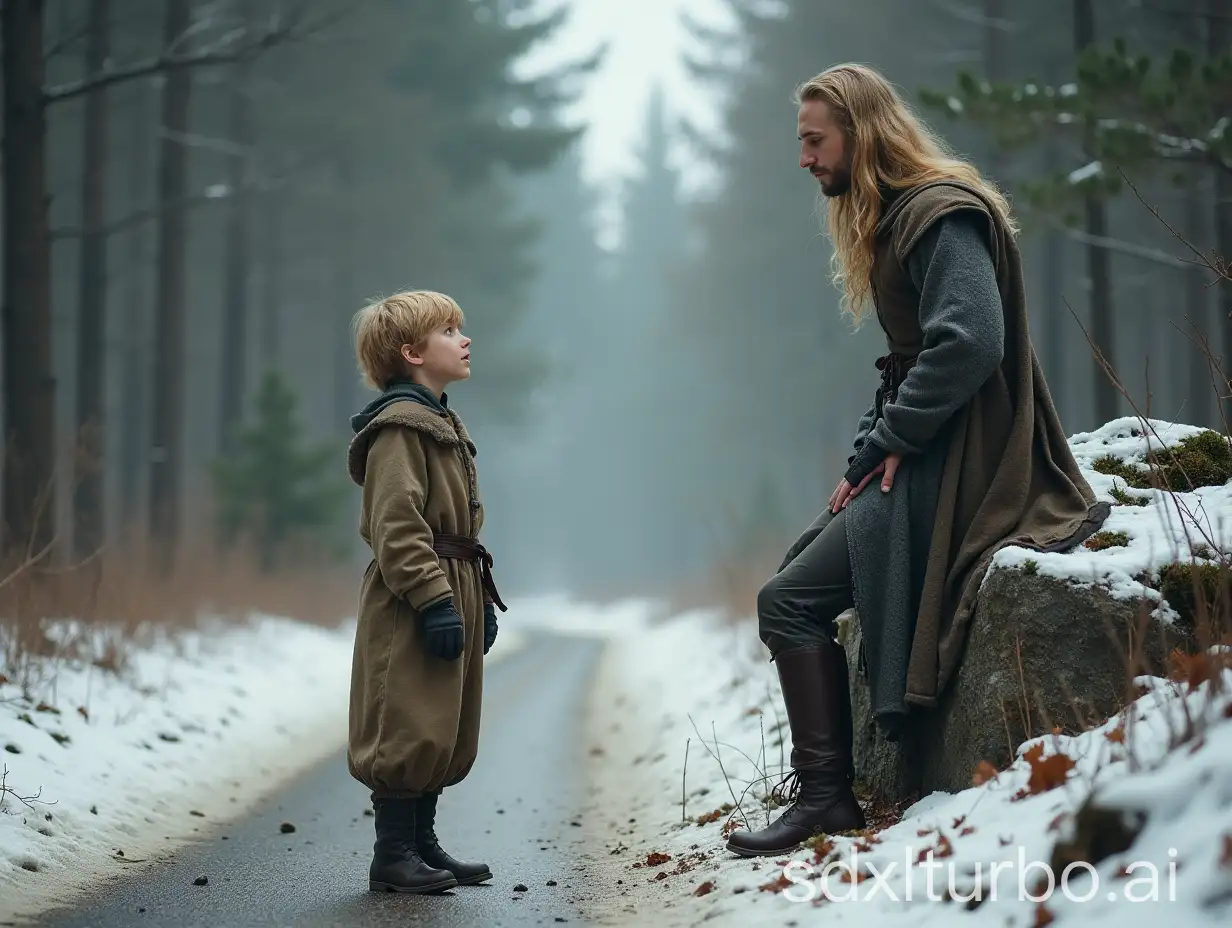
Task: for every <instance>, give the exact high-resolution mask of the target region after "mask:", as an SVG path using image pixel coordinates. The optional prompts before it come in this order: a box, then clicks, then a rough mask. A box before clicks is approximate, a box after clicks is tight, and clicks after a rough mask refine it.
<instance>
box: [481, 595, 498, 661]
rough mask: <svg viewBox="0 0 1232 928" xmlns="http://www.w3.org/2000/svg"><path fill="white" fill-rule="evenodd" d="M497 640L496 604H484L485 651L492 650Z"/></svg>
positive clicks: (485, 652)
mask: <svg viewBox="0 0 1232 928" xmlns="http://www.w3.org/2000/svg"><path fill="white" fill-rule="evenodd" d="M494 641H496V604H495V603H484V604H483V653H484V654H487V653H488V652H489V651H490V650H492V643H493V642H494Z"/></svg>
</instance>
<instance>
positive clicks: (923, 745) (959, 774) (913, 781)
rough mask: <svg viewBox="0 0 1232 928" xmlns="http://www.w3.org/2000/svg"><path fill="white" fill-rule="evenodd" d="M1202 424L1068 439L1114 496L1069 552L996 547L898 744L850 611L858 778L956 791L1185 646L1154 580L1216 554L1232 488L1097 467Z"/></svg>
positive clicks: (1121, 427) (1087, 471)
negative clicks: (924, 700) (958, 660)
mask: <svg viewBox="0 0 1232 928" xmlns="http://www.w3.org/2000/svg"><path fill="white" fill-rule="evenodd" d="M1202 432H1203V430H1202V429H1198V428H1195V427H1193V426H1188V425H1179V424H1174V423H1168V422H1161V421H1157V420H1148V421H1146V422H1144V421H1143V420H1141V419H1138V418H1134V417H1127V418H1123V419H1117V420H1114V421H1112V422H1109V423H1108V424H1107V425H1105V426H1104V427H1102V428H1100V429H1098V430H1096V431H1094V432H1087V433H1081V434H1078V435H1075V436H1074V437H1073V438H1071V439H1070V446H1071V448H1072V449H1073V452H1074V456H1075V458H1076V459H1077V461H1078V463H1079V466H1080V467H1081V468H1082V471H1083V474H1084V476H1085V477H1086V478H1087V480H1088V482H1089V483H1090V485H1091V488H1092V490H1093V491H1094V492H1095V494H1096V496H1097V498H1098V499H1100V500H1102V501H1106V502H1109V503H1112V504H1113V505H1112V512H1111V515H1110V516H1109V518H1108V519H1107V520H1106V522H1105V523H1104V525H1103V527H1102V529H1101V531H1100V533H1099V534H1098V535H1097V536H1095V537H1094V538H1092V539H1090V540H1088V541H1087V542H1086V543H1085V544H1084V545H1080V546H1078V547H1076V548H1074V549H1072V550H1071V551H1068V552H1063V553H1040V552H1037V551H1030V550H1028V549H1025V548H1016V547H1011V548H1006V549H1004V550H1003V551H1001V552H1000V553H998V554H997V556H996V557H995V559H994V562H993V566H992V569H990V570H989V572H988V574H987V576H986V577H985V579H984V583H983V586H982V587H981V590H980V598H979V601H978V603H977V606H976V610H975V613H974V615H973V617H972V621H971V626H970V628H969V630H968V637H967V642H966V651H965V654H964V657H963V661H962V664H961V665H960V668H959V671H958V673H957V675H956V676H955V679H954V681H953V683H952V684H951V686H950V687H949V688H948V689H947V691H946V692H945V693H944V694H943V696H942V699H941V701H940V704H939V705H938V707H937V708H936V709H935V710H933V711H929V712H924V713H920V714H919V715H918V716H917V717H916V718H915V720H914V721H913V723H912V724H911V726H910V727H909V729H908V731H907V733H906V736H905V737H904V740H903V741H901V742H900V743H898V744H889V743H887V742H886V741H885V739H884V737H883V736H882V735H881V733H880V732H879V731H877V730H876V728H875V725H874V723H873V721H872V719H871V717H870V715H869V712H868V697H867V686H866V684H865V682H864V680H863V678H862V677H860V675H859V674H858V673H856V664H857V652H858V646H859V628H858V619H857V620H856V621H855V622H854V623H850V624H849V628H848V629H847V630H846V631H845V634H846V638H847V642H846V643H847V645H848V659H849V662H850V665H851V669H852V681H853V687H852V688H853V710H854V712H853V715H854V717H855V727H856V768H857V775H858V776H859V777H860V778H861V779H862V780H864V781H865V782H866V783H867V785H868V786H869V787H870V788H871V789H872V790H873V791H874V792H876V793H878V794H879V795H882V796H885V797H886V798H890V799H903V798H906V797H910V796H912V795H920V794H926V793H929V792H932V791H934V790H945V791H956V790H961V789H964V788H966V786H967V785H969V783H970V780H971V776H972V773H973V771H974V770H975V769H976V767H977V766H978V765H979V763H980V762H981V761H988V762H991V763H992V764H993V766H995V767H997V768H1001V767H1003V766H1005V765H1006V764H1007V763H1008V762H1009V761H1010V760H1011V759H1012V757H1013V751H1014V748H1015V747H1016V745H1018V744H1019V742H1021V741H1022V740H1023V739H1025V738H1028V737H1030V736H1032V735H1034V734H1039V733H1041V732H1045V731H1049V730H1051V729H1053V728H1060V729H1061V730H1064V731H1070V732H1073V731H1081V730H1083V728H1084V727H1085V726H1086V725H1088V724H1089V723H1090V722H1091V721H1092V720H1095V721H1098V720H1100V719H1103V718H1106V717H1107V716H1108V715H1109V714H1111V713H1112V712H1114V711H1115V710H1116V709H1117V708H1118V707H1119V706H1121V705H1123V704H1124V702H1125V700H1126V697H1127V693H1126V690H1127V687H1128V681H1129V678H1130V676H1131V675H1132V671H1131V672H1129V673H1127V667H1128V661H1129V660H1130V659H1131V658H1132V659H1133V660H1135V661H1136V662H1137V664H1138V667H1137V668H1136V669H1140V670H1143V671H1146V670H1150V671H1159V670H1160V669H1161V668H1162V667H1163V666H1164V662H1165V660H1166V657H1167V655H1168V653H1169V652H1170V651H1171V649H1172V648H1174V647H1188V646H1189V644H1188V641H1189V639H1188V633H1189V632H1190V631H1191V629H1190V628H1189V627H1188V626H1187V625H1186V623H1185V622H1180V621H1178V620H1179V619H1181V618H1182V617H1181V616H1180V615H1178V610H1177V609H1175V608H1173V607H1172V605H1171V604H1169V603H1168V602H1166V601H1165V600H1164V599H1163V598H1162V597H1161V594H1160V593H1159V592H1158V591H1157V590H1156V589H1155V587H1154V585H1153V584H1157V583H1158V577H1159V572H1160V570H1161V569H1163V568H1165V567H1166V566H1167V565H1175V564H1178V563H1180V564H1189V563H1190V562H1191V561H1192V560H1194V559H1195V557H1196V559H1197V562H1199V563H1202V562H1204V561H1206V560H1208V559H1209V557H1210V556H1212V555H1214V553H1215V551H1217V550H1226V548H1225V547H1224V542H1225V539H1226V534H1227V528H1228V527H1227V525H1226V524H1225V523H1227V522H1229V521H1232V519H1230V517H1232V485H1219V486H1199V487H1198V488H1197V489H1195V490H1193V491H1192V492H1183V493H1182V492H1169V491H1167V490H1162V489H1139V488H1134V487H1131V486H1129V485H1128V484H1127V483H1126V481H1125V479H1123V478H1122V477H1118V476H1114V475H1111V474H1108V473H1105V472H1104V471H1106V470H1109V469H1115V468H1109V466H1108V460H1109V459H1116V460H1117V461H1119V462H1121V463H1122V465H1123V467H1124V469H1127V470H1128V472H1129V473H1130V474H1131V475H1132V474H1134V473H1136V472H1138V471H1144V470H1145V465H1144V464H1143V463H1141V462H1142V461H1144V460H1145V459H1146V458H1147V454H1148V449H1149V450H1150V451H1152V452H1155V453H1156V454H1161V453H1162V454H1163V455H1164V456H1165V457H1166V451H1165V450H1164V449H1168V448H1176V447H1177V446H1178V445H1179V444H1180V443H1181V442H1183V441H1185V440H1186V439H1190V438H1192V437H1193V436H1197V435H1200V434H1201V433H1202ZM1207 437H1208V438H1211V439H1213V440H1215V441H1217V442H1222V441H1223V439H1216V438H1215V437H1214V436H1213V433H1207ZM1225 444H1226V443H1225ZM1134 482H1135V483H1141V482H1142V481H1138V480H1135V481H1134ZM1204 556H1205V557H1204ZM1144 579H1145V580H1147V581H1148V582H1147V583H1144V582H1143V580H1144ZM1182 611H1184V610H1182Z"/></svg>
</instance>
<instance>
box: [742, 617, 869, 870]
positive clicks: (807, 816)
mask: <svg viewBox="0 0 1232 928" xmlns="http://www.w3.org/2000/svg"><path fill="white" fill-rule="evenodd" d="M774 662H775V665H776V666H777V667H778V671H779V683H780V684H781V685H782V688H783V702H784V703H785V705H786V707H787V722H788V724H789V725H790V726H791V739H792V750H791V766H792V772H791V773H790V774H788V776H787V777H786V778H785V779H784V780H783V782H782V783H780V784H779V785H778V786H777V787H776V788H775V794H776V795H781V794H782V792H783V791H784V789H785V788H787V796H786V798H788V799H789V800H792V804H791V806H789V807H788V809H787V810H786V811H785V812H784V813H783V814H782V815H781V816H779V818H778V819H777V820H775V821H774V822H772V823H771V824H770V825H769V826H768V827H766V828H762V829H759V830H758V831H736V832H733V833H732V836H731V838H730V839H729V840H728V842H727V849H728V850H729V851H731V852H733V853H735V854H739V855H740V856H742V857H769V856H777V855H779V854H787V853H790V852H791V851H794V850H795V849H796V848H798V847H799V846H800V845H801V844H803V843H804V842H805V841H807V840H808V839H809V838H811V837H812V836H813V835H816V834H836V833H838V832H843V831H854V830H858V829H861V828H864V812H863V811H862V810H861V809H860V804H859V803H858V802H857V801H856V797H855V793H854V792H852V789H851V783H852V762H851V747H850V745H851V741H850V737H851V712H850V706H849V700H850V698H851V696H850V691H849V690H848V689H847V688H846V687H845V686H843V682H844V681H845V680H846V676H847V675H846V669H847V658H846V654H845V653H844V651H843V648H842V646H841V645H839V644H837V643H835V642H832V641H831V642H826V643H824V644H822V645H820V646H817V647H811V646H810V647H806V648H792V649H791V650H789V651H784V652H782V653H780V654H779V655H778V656H777V657H775V659H774Z"/></svg>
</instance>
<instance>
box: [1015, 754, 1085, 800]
mask: <svg viewBox="0 0 1232 928" xmlns="http://www.w3.org/2000/svg"><path fill="white" fill-rule="evenodd" d="M1043 755H1044V745H1043V744H1033V745H1032V746H1031V747H1030V748H1028V749H1027V751H1026V753H1025V754H1024V755H1023V756H1024V758H1025V759H1026V761H1027V763H1028V764H1029V765H1030V766H1031V776H1030V778H1029V779H1028V780H1027V785H1026V788H1025V795H1027V796H1035V795H1037V794H1039V793H1045V792H1047V791H1048V790H1050V789H1056V788H1057V787H1058V786H1060V785H1062V784H1063V783H1064V782H1065V781H1066V779H1067V778H1068V777H1069V772H1070V771H1071V770H1073V769H1074V761H1073V758H1071V757H1069V756H1068V755H1067V754H1062V753H1060V752H1057V753H1056V754H1050V755H1048V757H1044V756H1043Z"/></svg>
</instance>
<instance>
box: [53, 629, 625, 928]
mask: <svg viewBox="0 0 1232 928" xmlns="http://www.w3.org/2000/svg"><path fill="white" fill-rule="evenodd" d="M601 649H602V643H601V642H600V641H598V640H594V639H585V638H570V637H558V636H544V637H530V638H528V640H527V642H526V644H525V646H524V647H522V648H521V649H519V650H518V651H516V652H514V653H512V654H510V655H509V656H507V657H505V658H504V659H503V660H501V661H499V662H497V663H495V664H493V665H492V667H491V668H490V670H489V672H488V678H487V680H486V681H485V693H484V720H483V726H484V727H483V731H482V734H481V742H480V752H479V758H478V760H477V761H476V764H475V766H474V767H473V768H472V770H471V773H470V775H469V776H468V777H467V779H466V780H465V781H464V782H463V783H461V784H459V785H458V786H457V787H454V788H453V789H451V790H446V791H445V793H444V794H443V795H442V797H441V801H440V808H439V811H438V814H437V833H438V834H439V835H440V837H441V843H442V845H443V846H444V847H445V848H446V850H448V851H450V852H451V853H453V854H454V855H455V856H457V857H459V858H464V859H470V860H476V859H478V860H483V861H485V862H487V863H488V864H489V865H490V866H491V868H492V872H493V879H492V881H491V882H490V883H488V884H487V885H483V886H469V887H458V888H457V889H455V890H451V891H449V892H448V893H445V894H441V895H435V896H407V895H395V894H377V893H370V892H368V888H367V887H368V880H367V870H368V862H369V859H370V856H371V853H372V841H373V831H372V826H373V820H372V818H371V817H370V816H368V815H365V814H364V813H365V810H367V809H369V808H370V805H369V801H368V794H367V791H366V790H364V788H363V787H362V786H360V785H359V784H358V783H357V782H355V781H354V780H352V779H351V777H350V776H349V774H348V773H347V769H346V762H345V756H344V755H343V754H342V753H339V754H337V755H335V756H333V757H331V758H330V759H329V760H328V761H326V762H324V763H322V764H320V765H319V766H317V767H316V768H315V769H312V770H310V771H308V772H307V773H305V774H303V775H302V776H300V777H299V778H298V779H297V780H295V781H293V782H292V783H290V784H289V785H288V786H287V787H286V788H285V789H284V790H283V791H282V792H281V793H279V794H278V795H276V796H274V797H272V798H271V799H269V800H267V801H266V802H265V803H263V804H261V805H259V806H258V807H256V808H255V809H254V810H253V811H252V812H251V813H250V814H249V815H248V816H247V817H245V818H244V819H243V820H240V821H236V822H233V823H230V824H229V825H226V826H219V827H218V828H217V830H215V831H213V832H212V833H209V834H205V835H203V837H202V838H201V840H200V841H199V843H197V844H194V845H192V846H190V847H188V848H184V849H182V850H181V851H180V852H178V853H177V854H176V855H174V856H173V857H170V858H169V859H167V860H166V861H165V862H162V863H160V864H157V865H154V866H152V867H149V868H145V869H143V870H141V871H140V872H139V873H136V874H134V875H132V876H131V877H128V878H127V879H125V880H124V881H122V882H115V883H112V884H109V885H108V886H106V887H105V888H103V889H102V890H100V891H99V892H98V894H97V895H96V896H94V897H92V898H89V899H84V900H74V908H72V909H71V910H63V911H60V912H57V913H54V914H52V915H49V916H46V917H44V918H42V919H40V920H39V921H37V922H35V923H34V924H36V925H38V926H40V928H87V926H88V928H155V926H158V928H164V926H165V928H258V926H259V928H272V926H279V928H282V926H287V928H292V926H293V928H335V926H336V928H343V926H345V928H379V926H393V925H398V926H427V928H437V926H440V928H446V926H450V928H453V926H456V928H463V926H466V928H473V926H506V925H557V924H572V925H578V924H585V923H586V921H585V917H584V914H583V912H584V911H594V909H584V908H583V907H584V906H586V905H588V903H587V902H586V901H585V899H586V897H587V896H589V897H590V898H591V902H590V903H589V904H590V905H593V892H594V890H595V887H593V886H590V885H588V883H587V877H586V875H585V873H584V872H583V870H584V868H585V866H586V865H585V850H586V848H585V839H584V837H583V832H584V829H583V827H582V826H581V823H580V822H578V816H579V814H580V810H581V809H582V808H583V805H584V802H585V796H586V784H585V782H583V779H584V776H583V771H584V759H585V758H584V753H583V752H584V751H585V744H586V742H585V740H584V737H583V725H584V721H585V720H584V717H583V715H584V712H585V707H586V698H587V693H588V689H589V684H590V681H591V679H592V677H593V675H594V671H595V667H596V663H597V660H598V657H599V654H600V651H601ZM283 823H287V824H289V825H293V826H294V829H295V830H294V831H293V832H289V833H284V832H283V830H282V828H283ZM200 877H205V878H206V879H207V880H208V882H207V883H205V884H204V885H194V881H195V880H198V878H200ZM550 883H554V884H555V885H549V884H550ZM515 887H518V888H517V889H515Z"/></svg>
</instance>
